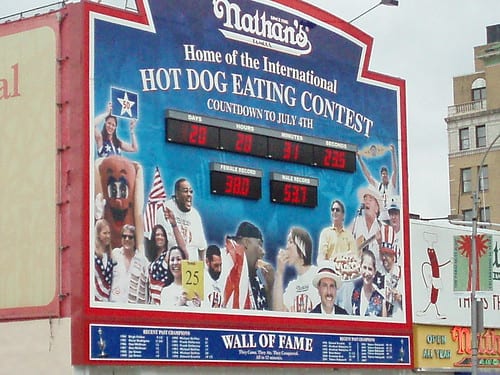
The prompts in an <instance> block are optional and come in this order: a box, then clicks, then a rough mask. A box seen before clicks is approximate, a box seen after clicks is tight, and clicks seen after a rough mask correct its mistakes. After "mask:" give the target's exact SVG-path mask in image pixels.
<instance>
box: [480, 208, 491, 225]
mask: <svg viewBox="0 0 500 375" xmlns="http://www.w3.org/2000/svg"><path fill="white" fill-rule="evenodd" d="M490 220H491V218H490V208H489V207H482V208H481V209H479V221H484V222H485V223H489V222H490Z"/></svg>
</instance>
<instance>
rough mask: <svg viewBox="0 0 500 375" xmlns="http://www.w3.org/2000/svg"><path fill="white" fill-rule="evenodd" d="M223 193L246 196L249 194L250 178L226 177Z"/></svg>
mask: <svg viewBox="0 0 500 375" xmlns="http://www.w3.org/2000/svg"><path fill="white" fill-rule="evenodd" d="M224 193H226V194H231V195H239V196H242V197H246V196H248V194H249V193H250V178H248V177H244V176H234V175H230V174H228V175H227V176H226V184H225V188H224Z"/></svg>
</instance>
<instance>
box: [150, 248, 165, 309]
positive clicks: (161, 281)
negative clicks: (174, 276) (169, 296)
mask: <svg viewBox="0 0 500 375" xmlns="http://www.w3.org/2000/svg"><path fill="white" fill-rule="evenodd" d="M166 255H167V251H164V252H163V253H161V255H160V256H159V257H158V259H156V260H155V261H154V262H153V263H151V264H150V265H149V297H150V298H151V302H150V303H151V304H153V305H159V304H160V300H161V299H160V297H161V291H162V289H163V288H164V287H165V285H166V283H167V281H168V280H167V276H168V271H167V269H166V268H165V266H164V265H163V263H164V260H165V257H166Z"/></svg>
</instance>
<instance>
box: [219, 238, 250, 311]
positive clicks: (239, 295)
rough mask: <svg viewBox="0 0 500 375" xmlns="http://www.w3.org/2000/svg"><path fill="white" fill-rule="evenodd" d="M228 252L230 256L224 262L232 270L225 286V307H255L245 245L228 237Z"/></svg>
mask: <svg viewBox="0 0 500 375" xmlns="http://www.w3.org/2000/svg"><path fill="white" fill-rule="evenodd" d="M226 252H227V254H228V255H229V256H228V257H226V258H225V259H224V262H226V266H228V269H230V270H231V271H230V272H229V275H228V276H227V279H226V285H225V287H224V296H223V300H224V301H225V302H224V304H225V306H224V307H227V308H229V309H231V308H232V309H254V308H255V307H254V306H253V297H252V295H251V293H252V290H251V288H250V285H249V278H248V267H247V261H246V258H245V250H244V248H243V245H240V244H238V243H237V242H236V241H234V240H233V239H229V238H228V239H227V240H226Z"/></svg>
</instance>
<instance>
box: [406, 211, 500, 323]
mask: <svg viewBox="0 0 500 375" xmlns="http://www.w3.org/2000/svg"><path fill="white" fill-rule="evenodd" d="M410 225H411V231H412V240H411V259H412V261H411V266H412V284H413V287H414V288H416V290H421V291H425V292H422V293H414V294H413V309H414V316H413V321H414V322H416V323H420V324H436V325H444V326H449V325H459V326H469V327H470V321H471V314H470V310H471V292H470V290H471V289H470V286H471V272H470V267H471V265H472V259H471V230H470V228H467V227H464V226H458V225H452V224H449V223H423V222H419V221H416V220H413V221H412V222H411V224H410ZM499 241H500V237H499V234H498V232H497V231H492V230H484V229H479V231H478V234H477V237H476V245H477V247H476V248H477V255H478V257H477V266H478V282H477V286H478V291H477V292H476V296H477V298H478V299H481V300H482V302H483V311H482V313H483V315H484V326H485V327H490V328H498V327H499V321H498V312H499V310H500V272H499V270H500V262H499V260H500V257H499V253H498V246H499Z"/></svg>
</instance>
